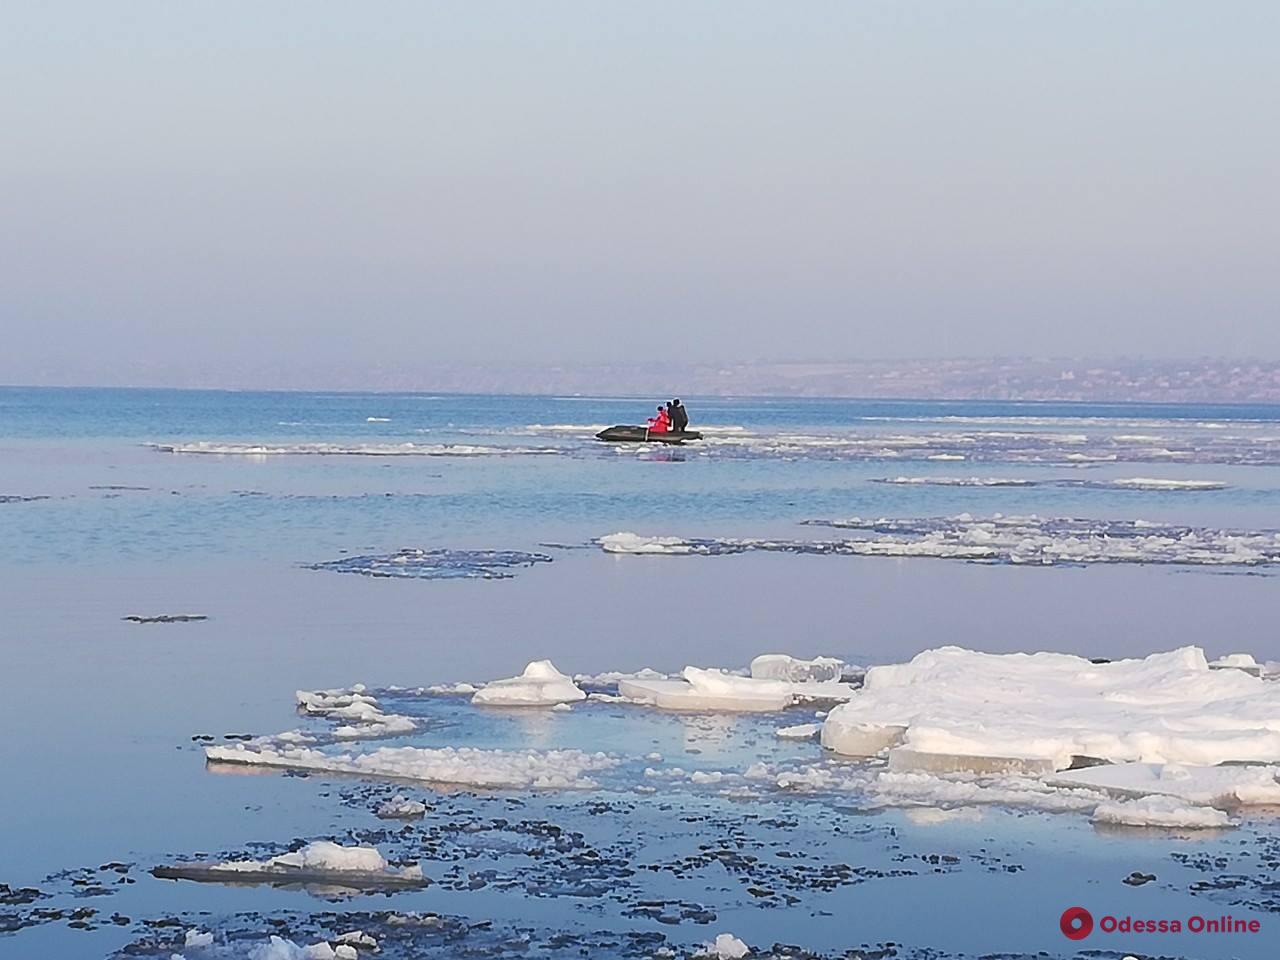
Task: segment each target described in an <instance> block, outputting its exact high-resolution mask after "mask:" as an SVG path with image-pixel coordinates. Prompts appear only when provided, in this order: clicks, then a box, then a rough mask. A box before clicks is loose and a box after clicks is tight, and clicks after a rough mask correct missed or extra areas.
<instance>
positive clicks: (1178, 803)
mask: <svg viewBox="0 0 1280 960" xmlns="http://www.w3.org/2000/svg"><path fill="white" fill-rule="evenodd" d="M1093 822H1094V823H1106V824H1114V825H1116V826H1125V827H1162V828H1167V829H1174V828H1179V829H1190V830H1213V829H1222V828H1224V827H1230V826H1232V825H1233V824H1232V821H1231V817H1229V816H1228V815H1227V814H1226V813H1224V812H1223V811H1221V810H1215V809H1214V808H1213V807H1203V806H1195V805H1193V804H1190V803H1187V802H1186V801H1184V800H1179V799H1177V798H1176V797H1166V796H1155V797H1141V798H1139V799H1137V800H1113V801H1109V802H1107V803H1101V804H1099V805H1098V806H1097V808H1096V809H1095V810H1094V811H1093Z"/></svg>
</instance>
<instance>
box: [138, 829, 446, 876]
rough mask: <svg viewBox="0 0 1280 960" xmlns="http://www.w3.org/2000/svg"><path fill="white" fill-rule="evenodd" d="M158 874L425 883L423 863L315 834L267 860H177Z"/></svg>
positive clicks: (157, 874) (158, 869) (162, 868)
mask: <svg viewBox="0 0 1280 960" xmlns="http://www.w3.org/2000/svg"><path fill="white" fill-rule="evenodd" d="M153 872H154V873H155V875H156V876H157V877H160V878H161V879H178V880H205V881H223V882H228V883H236V882H240V883H263V882H268V883H323V882H326V881H334V882H335V883H337V884H338V885H341V886H423V885H425V883H426V880H425V878H424V877H423V874H422V868H421V867H419V866H418V865H417V864H413V865H412V866H407V867H397V866H392V865H390V864H388V863H387V861H386V860H385V859H384V858H383V856H382V854H381V853H379V852H378V849H377V848H376V847H366V846H343V845H341V844H338V843H333V842H332V841H329V840H317V841H314V842H312V843H309V844H307V845H306V846H305V847H303V848H302V849H300V850H296V851H294V852H292V853H285V854H281V855H280V856H278V857H272V858H270V859H268V860H227V861H223V862H221V863H204V862H195V863H180V864H175V865H173V866H169V867H157V868H156V869H155V870H154V871H153Z"/></svg>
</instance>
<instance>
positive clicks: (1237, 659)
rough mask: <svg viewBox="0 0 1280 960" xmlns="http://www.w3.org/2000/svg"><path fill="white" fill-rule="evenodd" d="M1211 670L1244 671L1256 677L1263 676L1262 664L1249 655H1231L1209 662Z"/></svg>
mask: <svg viewBox="0 0 1280 960" xmlns="http://www.w3.org/2000/svg"><path fill="white" fill-rule="evenodd" d="M1209 669H1210V670H1243V671H1244V672H1245V673H1251V674H1253V675H1254V676H1255V677H1260V676H1262V664H1260V663H1258V661H1257V660H1255V659H1253V656H1252V655H1251V654H1248V653H1230V654H1227V655H1226V656H1225V657H1219V658H1218V659H1217V660H1211V661H1209Z"/></svg>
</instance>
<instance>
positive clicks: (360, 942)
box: [333, 930, 378, 950]
mask: <svg viewBox="0 0 1280 960" xmlns="http://www.w3.org/2000/svg"><path fill="white" fill-rule="evenodd" d="M333 942H334V943H345V944H348V945H350V946H352V947H364V948H365V949H366V950H376V949H378V941H377V940H375V939H374V938H373V937H371V936H369V934H367V933H365V932H364V931H363V930H348V931H347V932H346V933H340V934H338V936H337V937H335V938H334V941H333Z"/></svg>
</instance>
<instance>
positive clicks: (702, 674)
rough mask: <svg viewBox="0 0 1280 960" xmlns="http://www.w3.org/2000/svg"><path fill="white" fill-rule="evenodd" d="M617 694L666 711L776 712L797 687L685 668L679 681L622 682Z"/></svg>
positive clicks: (781, 682) (791, 698) (788, 702)
mask: <svg viewBox="0 0 1280 960" xmlns="http://www.w3.org/2000/svg"><path fill="white" fill-rule="evenodd" d="M618 692H619V693H620V694H622V696H624V697H629V698H631V699H633V700H637V701H639V702H641V703H649V704H652V705H653V706H656V707H659V708H660V709H663V710H689V711H702V710H730V711H744V712H752V711H774V710H782V709H785V708H786V707H788V706H790V705H791V702H792V700H793V697H794V685H793V684H791V683H788V682H786V681H783V680H760V679H756V678H753V677H740V676H736V675H734V674H730V673H726V672H725V671H723V670H713V669H712V670H709V669H703V668H701V667H685V668H684V670H683V671H682V672H681V679H679V680H621V681H619V683H618Z"/></svg>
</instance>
